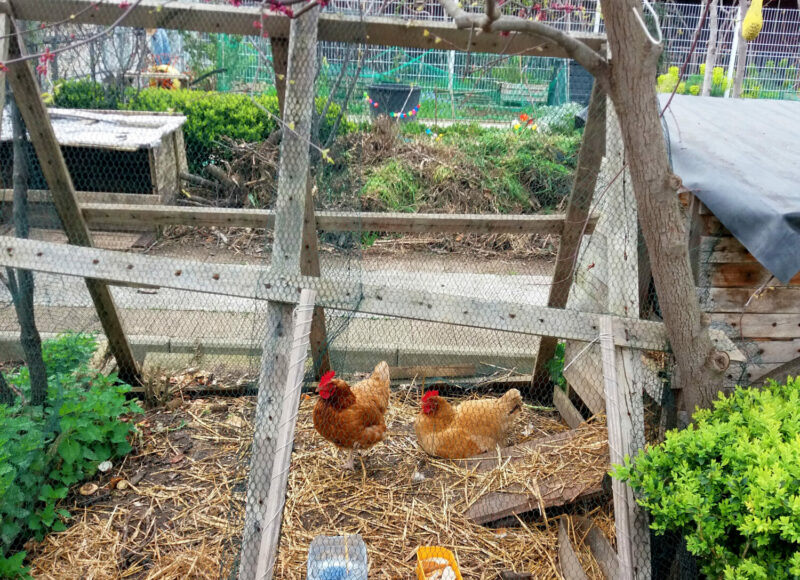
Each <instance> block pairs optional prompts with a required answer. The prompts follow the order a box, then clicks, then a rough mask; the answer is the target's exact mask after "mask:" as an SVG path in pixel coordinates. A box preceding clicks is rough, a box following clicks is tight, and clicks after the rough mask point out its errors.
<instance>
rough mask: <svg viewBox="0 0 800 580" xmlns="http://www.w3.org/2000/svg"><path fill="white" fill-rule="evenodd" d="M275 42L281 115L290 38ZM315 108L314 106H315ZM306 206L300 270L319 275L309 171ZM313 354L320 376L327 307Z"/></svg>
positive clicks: (314, 335)
mask: <svg viewBox="0 0 800 580" xmlns="http://www.w3.org/2000/svg"><path fill="white" fill-rule="evenodd" d="M270 44H271V46H272V68H273V70H274V71H275V90H276V91H277V92H278V108H279V109H280V111H281V116H283V112H284V103H285V102H286V74H287V69H288V59H289V39H288V38H270ZM312 110H313V109H312ZM305 207H306V209H305V219H304V220H303V247H302V249H301V252H300V272H301V273H302V274H303V275H304V276H314V277H316V278H319V275H320V267H319V248H318V246H317V221H316V218H315V215H314V182H313V179H312V178H311V175H310V174H309V179H308V185H307V186H306V206H305ZM311 356H312V358H313V360H314V372H315V373H316V376H317V378H318V379H319V378H320V377H321V376H322V375H323V374H325V373H326V372H328V371H329V370H330V368H331V359H330V353H329V351H328V339H327V330H326V328H325V309H324V308H322V307H321V306H316V307H315V308H314V322H313V323H312V325H311Z"/></svg>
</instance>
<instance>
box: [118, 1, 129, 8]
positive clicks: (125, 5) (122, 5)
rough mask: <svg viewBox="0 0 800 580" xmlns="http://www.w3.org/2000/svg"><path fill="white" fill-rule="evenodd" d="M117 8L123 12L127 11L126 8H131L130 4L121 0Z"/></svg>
mask: <svg viewBox="0 0 800 580" xmlns="http://www.w3.org/2000/svg"><path fill="white" fill-rule="evenodd" d="M119 7H120V8H122V9H123V10H127V9H128V8H130V7H131V3H130V2H128V0H122V1H121V2H120V3H119Z"/></svg>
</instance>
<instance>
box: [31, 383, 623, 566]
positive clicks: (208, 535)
mask: <svg viewBox="0 0 800 580" xmlns="http://www.w3.org/2000/svg"><path fill="white" fill-rule="evenodd" d="M418 396H419V391H418V390H415V389H411V388H406V389H402V388H401V389H400V390H398V391H395V392H394V393H393V395H392V403H391V405H390V409H389V412H388V414H387V423H388V426H389V437H388V439H387V441H386V442H384V443H382V444H380V445H378V446H377V447H375V448H374V449H372V450H371V451H369V452H368V453H367V454H366V455H365V456H364V469H363V470H362V468H361V465H360V464H359V462H358V461H356V471H355V473H352V472H350V473H347V472H343V471H342V470H341V469H340V467H339V465H340V460H341V459H342V458H339V457H336V455H335V451H334V450H333V447H332V446H331V445H330V444H329V443H327V442H326V441H324V440H322V438H321V437H320V436H319V435H318V434H317V433H316V432H315V431H314V428H313V426H312V422H311V412H312V409H313V406H314V403H315V401H316V399H315V398H314V397H308V396H304V398H303V401H302V402H301V406H300V411H299V417H298V423H297V433H296V439H295V449H294V453H293V456H292V466H291V471H290V475H289V489H288V493H287V502H286V507H285V509H284V521H283V528H282V533H281V542H280V547H279V554H278V562H277V565H276V571H275V577H276V578H280V579H286V580H294V579H301V578H305V566H306V558H307V554H308V545H309V543H310V542H311V540H312V539H313V538H314V537H315V536H316V535H320V534H324V535H339V534H351V533H359V534H361V535H362V537H363V538H364V541H365V542H366V544H367V547H368V550H369V557H370V562H371V564H370V566H371V567H370V579H372V578H375V579H383V578H386V579H403V580H406V579H410V578H413V577H414V576H413V569H414V566H415V564H416V562H415V550H416V548H417V547H418V546H420V545H439V546H444V547H447V548H449V549H451V550H453V552H455V554H456V555H457V558H458V562H459V566H460V568H461V571H462V575H463V576H464V578H465V579H467V578H481V579H484V578H486V579H488V578H497V577H498V574H499V572H500V571H501V570H515V571H517V572H522V571H525V572H529V573H532V574H533V576H534V577H535V578H545V579H546V578H560V577H561V574H560V570H559V563H558V540H557V537H558V519H559V518H558V515H559V514H555V513H552V514H549V515H548V514H547V512H546V511H545V514H544V517H539V516H537V517H533V518H525V519H520V518H516V519H515V520H514V521H511V522H506V525H507V527H503V528H495V529H491V528H489V527H485V526H480V525H476V524H473V523H472V522H470V521H469V520H468V519H467V518H466V517H465V516H464V515H463V513H464V511H465V510H466V509H467V508H468V507H469V505H470V504H471V503H472V502H473V501H474V500H475V499H477V498H478V497H480V496H481V495H483V494H485V493H488V492H491V491H496V490H499V489H504V488H506V487H508V486H509V485H522V486H524V487H525V488H526V489H529V490H531V493H534V494H535V490H536V486H535V485H532V483H531V482H535V481H536V480H537V479H540V478H541V477H545V476H547V475H549V474H552V473H554V472H556V473H559V474H561V475H562V476H563V478H564V480H565V481H574V479H575V478H581V477H587V478H590V477H597V476H598V474H600V473H602V472H604V471H605V470H607V468H608V451H607V444H606V431H605V426H604V424H603V422H602V421H594V422H590V423H588V424H586V425H584V426H583V427H581V432H580V433H579V435H578V436H577V437H575V438H573V439H572V441H571V443H570V444H569V445H568V446H567V447H564V448H559V449H557V450H556V449H554V450H553V451H548V450H540V451H538V452H532V453H527V454H525V455H524V457H522V458H520V459H519V460H518V461H516V462H514V463H511V464H507V465H505V466H504V468H502V469H494V470H490V471H487V472H485V473H481V474H477V473H475V472H474V470H471V469H468V468H467V467H465V466H463V465H462V464H459V463H456V462H451V461H441V460H436V459H433V458H430V457H428V456H427V455H425V454H424V453H423V452H422V451H421V450H420V449H419V448H418V447H417V445H416V439H415V436H414V433H413V421H414V417H415V415H416V413H417V410H418V405H417V403H416V399H417V397H418ZM253 408H254V401H253V399H252V398H248V397H241V398H225V399H216V400H197V401H193V402H186V403H184V404H183V405H181V406H180V407H177V408H175V409H174V410H164V409H162V410H158V411H151V412H149V413H148V414H147V416H146V417H145V419H144V420H143V421H142V422H141V423H140V431H141V434H140V435H139V439H138V441H137V444H136V446H135V450H134V452H133V453H132V454H131V455H130V456H128V457H127V458H126V459H125V460H124V461H121V462H119V465H115V467H114V469H112V471H111V472H109V473H108V474H106V475H104V476H103V477H102V478H98V479H97V480H96V481H95V483H97V484H98V485H100V486H101V487H100V490H99V491H98V492H97V493H96V494H94V495H92V496H88V497H86V496H81V495H80V494H78V493H76V494H75V495H74V496H70V497H69V498H68V499H67V500H65V505H64V506H63V507H66V508H67V509H69V510H70V512H71V513H72V515H73V519H72V521H71V525H70V527H69V529H68V530H67V531H65V532H62V533H59V534H51V535H50V536H48V537H47V538H46V539H45V540H44V541H43V542H41V543H34V542H31V543H30V544H29V545H28V546H27V547H28V551H29V555H30V562H31V565H32V566H33V570H32V573H33V574H34V576H35V577H37V578H53V579H64V580H69V579H73V578H74V579H79V578H80V579H88V578H92V579H97V580H100V579H106V578H108V579H111V578H136V579H157V578H158V579H167V578H169V579H172V578H175V579H177V578H219V577H227V574H228V573H229V572H230V567H231V566H232V565H233V562H232V561H231V555H232V554H235V553H236V550H237V549H238V546H237V543H236V542H237V539H238V536H239V535H240V533H241V528H242V524H243V510H244V500H245V494H246V471H247V470H246V466H247V463H248V458H247V453H248V451H249V445H250V442H251V440H252V424H251V421H252V414H253ZM523 415H524V416H523V417H522V418H521V419H520V421H519V422H518V425H517V430H516V433H515V435H514V438H513V442H521V441H524V440H526V439H535V438H540V437H543V436H546V435H549V434H553V433H556V432H559V431H562V430H565V429H566V427H565V426H564V425H563V424H562V423H561V422H560V421H559V420H558V415H557V414H556V413H554V412H548V411H542V410H538V409H532V408H526V409H525V411H524V414H523ZM112 477H113V478H123V479H124V480H125V481H126V482H128V483H129V485H128V487H127V488H126V489H124V490H121V489H119V488H117V489H113V490H109V489H108V484H109V483H110V481H111V478H112ZM115 481H116V480H115ZM121 487H125V486H124V485H123V486H121ZM570 510H573V511H574V513H580V514H582V515H589V516H591V517H592V519H593V521H594V522H595V525H597V526H599V527H600V528H601V529H602V530H603V531H604V533H605V534H606V536H607V537H608V538H609V539H610V540H612V541H613V516H612V510H611V505H610V502H609V501H608V500H599V501H595V502H592V503H591V505H583V506H577V505H576V506H575V507H572V508H568V509H567V510H566V513H570ZM560 513H561V514H563V513H564V510H561V512H560ZM568 527H569V528H570V530H571V535H572V539H573V544H574V545H575V546H576V550H577V551H578V555H579V558H580V559H581V560H582V563H583V565H584V569H585V570H586V572H587V574H588V575H589V577H590V578H602V575H601V573H600V571H599V568H598V566H597V564H596V563H595V562H594V561H593V559H592V557H591V555H590V554H589V552H588V549H587V548H586V547H584V546H583V544H582V538H581V537H580V533H579V532H577V531H575V530H573V529H572V526H568Z"/></svg>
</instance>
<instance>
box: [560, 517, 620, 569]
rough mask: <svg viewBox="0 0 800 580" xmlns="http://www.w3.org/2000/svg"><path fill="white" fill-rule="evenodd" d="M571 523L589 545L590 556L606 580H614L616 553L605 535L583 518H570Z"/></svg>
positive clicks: (616, 565) (617, 566)
mask: <svg viewBox="0 0 800 580" xmlns="http://www.w3.org/2000/svg"><path fill="white" fill-rule="evenodd" d="M572 523H573V524H574V525H575V527H576V528H577V529H578V531H579V532H580V534H581V535H582V536H583V537H584V542H585V543H586V544H588V545H589V549H590V550H591V551H592V556H594V559H595V561H596V562H597V564H598V566H600V570H601V571H602V572H603V576H604V577H605V578H606V580H616V579H617V578H618V574H619V564H618V562H617V553H616V552H615V551H614V548H613V547H612V546H611V543H610V542H609V541H608V538H606V536H605V534H604V533H603V532H602V531H601V530H600V528H598V527H597V526H595V525H594V524H593V522H592V520H590V519H588V518H585V517H583V516H572Z"/></svg>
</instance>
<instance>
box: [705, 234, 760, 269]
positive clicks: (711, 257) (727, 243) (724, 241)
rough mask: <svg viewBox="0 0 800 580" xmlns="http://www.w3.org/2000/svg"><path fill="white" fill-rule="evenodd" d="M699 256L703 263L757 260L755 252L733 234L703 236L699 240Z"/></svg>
mask: <svg viewBox="0 0 800 580" xmlns="http://www.w3.org/2000/svg"><path fill="white" fill-rule="evenodd" d="M698 258H699V261H700V263H701V264H708V263H710V264H724V263H726V262H756V261H757V260H756V259H755V257H754V256H753V254H751V253H750V252H749V251H748V250H747V248H745V247H744V246H743V245H742V243H741V242H740V241H739V240H737V239H736V238H734V237H732V236H730V237H726V238H715V237H713V236H702V238H700V240H699V247H698Z"/></svg>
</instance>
